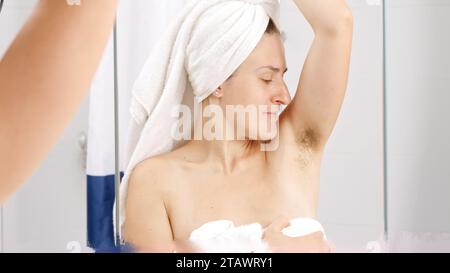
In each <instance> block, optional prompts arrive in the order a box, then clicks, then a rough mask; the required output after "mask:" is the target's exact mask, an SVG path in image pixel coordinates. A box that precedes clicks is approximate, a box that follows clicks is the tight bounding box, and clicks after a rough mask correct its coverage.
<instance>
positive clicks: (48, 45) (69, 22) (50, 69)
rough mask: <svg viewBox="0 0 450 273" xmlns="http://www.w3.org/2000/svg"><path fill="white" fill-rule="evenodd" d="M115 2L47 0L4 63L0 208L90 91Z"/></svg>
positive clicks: (0, 81) (0, 97)
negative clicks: (73, 3)
mask: <svg viewBox="0 0 450 273" xmlns="http://www.w3.org/2000/svg"><path fill="white" fill-rule="evenodd" d="M116 8H117V1H116V0H94V1H92V0H88V1H86V0H85V1H82V4H81V6H69V5H67V3H66V1H65V0H40V1H39V2H38V4H37V6H36V8H35V10H34V12H33V14H32V15H31V17H30V18H29V20H28V21H27V23H26V24H25V25H24V27H23V28H22V30H21V31H20V33H19V34H18V36H17V37H16V39H15V40H14V42H13V43H12V45H11V46H10V48H9V50H8V51H7V52H6V54H5V55H4V57H3V58H2V60H1V62H0V124H1V126H0V151H1V152H0V173H2V180H1V182H0V204H1V203H2V202H3V201H5V200H6V198H7V197H8V196H9V195H10V194H11V193H12V192H14V190H16V189H17V188H18V187H19V186H20V184H21V183H22V182H24V181H25V180H26V179H28V178H29V177H30V175H31V174H32V173H33V172H34V170H35V169H36V168H37V167H38V166H39V163H40V162H41V161H42V160H43V158H44V157H45V156H46V154H47V153H48V152H49V150H50V149H51V148H52V146H53V145H54V144H55V142H56V141H57V139H58V137H59V136H60V135H61V133H62V132H63V130H64V128H65V127H66V125H67V124H68V123H69V121H70V120H71V119H72V117H73V116H74V114H75V112H76V110H77V108H78V107H79V105H80V104H81V102H82V101H83V99H84V97H85V95H86V93H87V91H88V90H89V87H90V83H91V80H92V79H93V76H94V74H95V72H96V69H97V66H98V64H99V62H100V60H101V57H102V55H103V51H104V49H105V46H106V43H107V41H108V38H109V36H110V33H111V30H112V27H113V24H114V19H115V13H116Z"/></svg>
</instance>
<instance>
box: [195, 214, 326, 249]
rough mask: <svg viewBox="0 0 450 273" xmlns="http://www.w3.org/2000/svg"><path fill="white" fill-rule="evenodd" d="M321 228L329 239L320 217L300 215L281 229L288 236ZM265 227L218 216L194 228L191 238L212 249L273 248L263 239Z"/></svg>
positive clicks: (197, 244)
mask: <svg viewBox="0 0 450 273" xmlns="http://www.w3.org/2000/svg"><path fill="white" fill-rule="evenodd" d="M317 231H321V232H322V233H323V238H324V239H326V235H325V230H324V228H323V226H322V225H321V224H320V222H318V221H317V220H315V219H313V218H308V217H298V218H294V219H291V220H290V221H289V226H287V227H285V228H284V229H283V230H282V231H281V232H282V233H283V234H284V235H286V236H288V237H301V236H306V235H308V234H311V233H314V232H317ZM263 235H264V230H263V227H262V226H261V224H259V223H252V224H248V225H242V226H235V225H234V223H233V221H230V220H216V221H211V222H208V223H205V224H203V225H202V226H201V227H199V228H197V229H195V230H194V231H192V232H191V235H190V236H189V241H191V242H192V243H194V245H195V246H196V247H197V248H198V251H200V252H203V253H210V252H222V253H223V252H228V253H234V252H256V253H271V252H273V251H272V250H271V249H270V247H269V245H268V244H267V242H266V241H265V240H264V239H263Z"/></svg>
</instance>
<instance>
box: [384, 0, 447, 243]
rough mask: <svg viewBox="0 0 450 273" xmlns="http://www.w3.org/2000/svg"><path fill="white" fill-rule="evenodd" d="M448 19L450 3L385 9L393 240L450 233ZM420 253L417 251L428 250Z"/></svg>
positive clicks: (400, 0)
mask: <svg viewBox="0 0 450 273" xmlns="http://www.w3.org/2000/svg"><path fill="white" fill-rule="evenodd" d="M448 14H450V1H447V0H396V1H388V4H387V6H386V15H387V16H386V30H387V32H386V34H387V39H386V49H387V58H386V59H387V63H386V68H387V69H386V73H387V78H386V83H387V86H386V87H387V88H386V94H387V96H386V101H387V104H386V106H387V109H386V110H387V148H388V149H387V163H388V165H387V174H388V176H387V182H388V188H387V193H388V194H387V196H388V199H387V201H388V230H389V236H390V238H393V239H395V238H398V237H399V236H402V235H401V234H402V233H404V232H410V233H413V234H415V235H416V236H423V235H424V234H425V233H433V234H435V235H437V234H439V233H447V234H449V233H450V198H449V195H450V168H449V167H448V164H449V162H450V142H449V139H450V121H449V117H450V107H449V106H450V87H449V86H450V85H449V77H450V71H449V67H450V53H449V48H450V31H449V26H450V18H449V16H448ZM422 238H423V237H422ZM430 238H431V237H430ZM396 247H397V249H396V250H404V247H405V246H400V245H397V246H396ZM416 247H418V248H419V249H412V250H420V247H423V246H419V245H416ZM448 247H450V245H449V246H448ZM422 250H423V249H422ZM449 250H450V248H447V251H449Z"/></svg>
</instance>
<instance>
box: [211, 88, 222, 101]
mask: <svg viewBox="0 0 450 273" xmlns="http://www.w3.org/2000/svg"><path fill="white" fill-rule="evenodd" d="M213 95H214V97H216V98H221V97H222V96H223V89H222V86H219V87H218V88H217V89H216V90H215V91H214V92H213Z"/></svg>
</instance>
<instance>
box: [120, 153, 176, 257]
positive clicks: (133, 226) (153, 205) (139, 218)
mask: <svg viewBox="0 0 450 273" xmlns="http://www.w3.org/2000/svg"><path fill="white" fill-rule="evenodd" d="M164 166H165V162H164V161H163V160H161V159H160V158H157V157H156V158H151V159H148V160H145V161H143V162H141V163H140V164H138V165H137V166H136V167H135V168H134V170H133V171H132V173H131V174H130V179H129V181H128V183H129V185H128V191H127V198H126V206H125V207H126V215H127V217H126V218H125V241H126V242H127V243H129V244H131V245H132V246H133V247H134V248H136V249H137V250H138V251H146V252H147V251H148V252H171V251H172V249H173V245H172V241H173V236H172V228H171V225H170V220H169V217H168V213H167V208H166V204H165V193H166V192H167V183H166V179H165V174H164V168H167V167H164Z"/></svg>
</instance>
